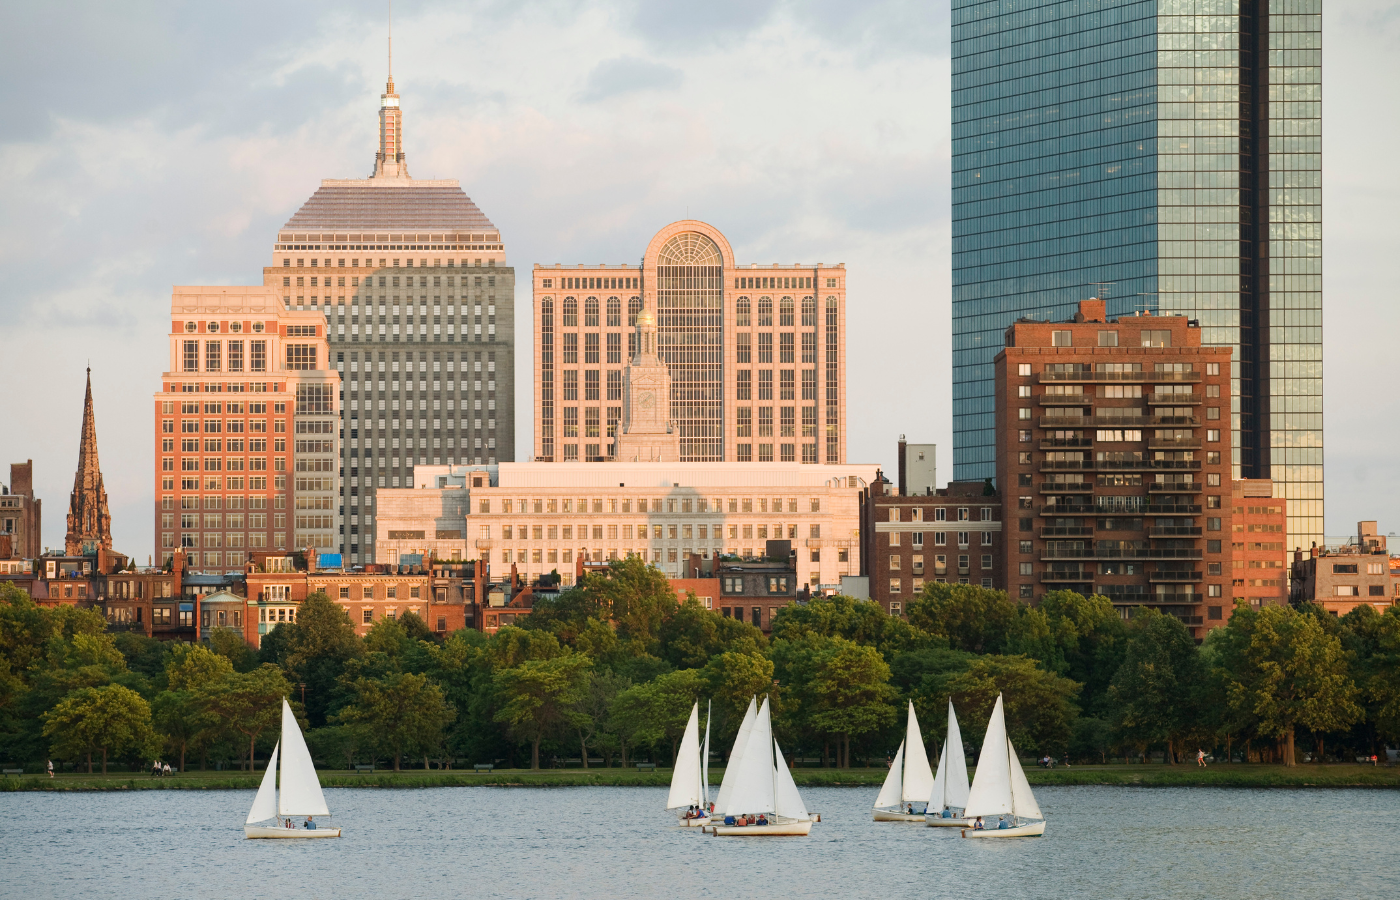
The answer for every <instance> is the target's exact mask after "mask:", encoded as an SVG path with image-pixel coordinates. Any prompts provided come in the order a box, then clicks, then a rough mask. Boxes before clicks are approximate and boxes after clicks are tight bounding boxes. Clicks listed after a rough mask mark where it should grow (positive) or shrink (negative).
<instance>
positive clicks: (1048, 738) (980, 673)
mask: <svg viewBox="0 0 1400 900" xmlns="http://www.w3.org/2000/svg"><path fill="white" fill-rule="evenodd" d="M1079 687H1080V685H1079V684H1078V682H1074V681H1071V680H1069V679H1068V678H1065V677H1064V676H1062V675H1056V674H1055V673H1053V672H1047V671H1045V670H1044V669H1042V668H1040V667H1039V666H1037V665H1036V664H1035V660H1032V659H1027V658H1026V657H1024V656H981V657H978V658H977V659H975V660H973V661H972V664H971V665H969V666H968V667H967V670H966V671H964V672H962V673H961V674H959V675H957V676H956V677H954V678H952V679H951V680H950V681H949V682H948V690H949V696H950V697H951V698H952V700H953V704H954V706H955V707H956V708H957V711H958V719H959V721H960V723H961V726H962V732H963V734H964V735H968V736H971V735H976V734H985V733H986V730H987V723H988V722H989V721H990V720H991V717H992V707H993V706H994V705H995V704H996V699H997V694H1001V695H1002V705H1003V708H1004V711H1005V715H1006V731H1007V734H1008V735H1009V736H1010V738H1011V742H1012V744H1014V745H1016V746H1017V747H1019V748H1020V749H1021V750H1030V749H1032V748H1035V749H1036V750H1038V751H1040V752H1042V753H1049V754H1051V755H1053V756H1059V755H1060V754H1061V753H1063V752H1064V751H1065V750H1066V749H1067V748H1068V746H1069V740H1070V737H1071V736H1072V735H1073V732H1074V721H1075V718H1076V716H1077V715H1078V712H1079V710H1078V708H1077V707H1076V706H1075V704H1074V699H1075V697H1076V696H1077V694H1078V693H1079ZM946 704H947V698H943V705H944V708H946Z"/></svg>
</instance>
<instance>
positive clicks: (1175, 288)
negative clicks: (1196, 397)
mask: <svg viewBox="0 0 1400 900" xmlns="http://www.w3.org/2000/svg"><path fill="white" fill-rule="evenodd" d="M1320 4H1321V0H1065V2H1053V0H989V2H972V0H954V4H953V103H952V108H953V386H954V398H953V430H954V460H953V463H954V477H955V478H958V479H960V480H961V479H981V478H985V477H989V476H991V475H993V473H994V468H995V453H996V448H995V427H994V424H993V409H994V402H995V398H994V396H993V393H994V391H993V388H994V384H993V374H992V360H993V359H994V358H995V356H996V354H997V353H998V352H999V351H1000V350H1001V347H1002V336H1003V333H1004V331H1005V329H1006V327H1007V326H1008V325H1010V324H1011V323H1012V322H1013V321H1015V320H1016V319H1017V318H1021V317H1029V318H1036V319H1055V320H1064V319H1067V318H1069V317H1070V316H1071V315H1072V314H1073V312H1074V310H1075V306H1076V303H1077V302H1078V301H1079V300H1082V299H1086V298H1088V297H1093V296H1099V297H1103V298H1104V299H1106V300H1107V303H1108V313H1109V315H1110V316H1113V315H1121V314H1124V313H1129V312H1132V311H1134V310H1143V309H1146V310H1151V311H1153V312H1162V313H1168V314H1171V313H1176V314H1184V315H1188V316H1190V317H1191V318H1194V319H1198V320H1199V321H1200V324H1201V327H1202V337H1203V338H1204V340H1205V341H1206V342H1207V343H1212V344H1216V345H1222V346H1229V347H1231V348H1233V350H1234V360H1235V362H1234V370H1233V372H1232V385H1233V388H1234V394H1235V396H1234V399H1233V403H1232V423H1231V424H1232V430H1233V432H1234V445H1233V446H1234V453H1235V456H1234V459H1233V462H1234V469H1235V474H1236V476H1237V477H1249V478H1268V477H1273V478H1274V479H1275V482H1276V492H1277V493H1279V494H1280V495H1282V496H1286V497H1288V498H1289V500H1290V502H1289V516H1290V529H1289V530H1290V535H1289V541H1290V546H1293V545H1297V546H1303V547H1306V546H1307V545H1308V544H1307V541H1308V540H1312V539H1317V540H1321V534H1322V423H1321V399H1322V381H1321V377H1322V373H1321V362H1322V361H1321V347H1322V337H1321V262H1322V259H1321V240H1320V238H1321V234H1320V230H1321V199H1320V194H1321V146H1320V142H1321V128H1320V126H1321V98H1320V90H1321V15H1320V13H1321V8H1320ZM1313 535H1316V538H1313Z"/></svg>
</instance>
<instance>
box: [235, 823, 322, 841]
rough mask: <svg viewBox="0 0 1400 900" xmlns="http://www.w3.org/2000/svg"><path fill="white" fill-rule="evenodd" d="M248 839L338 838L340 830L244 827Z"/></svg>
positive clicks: (270, 826) (265, 826)
mask: <svg viewBox="0 0 1400 900" xmlns="http://www.w3.org/2000/svg"><path fill="white" fill-rule="evenodd" d="M243 836H244V837H246V838H274V839H278V838H280V839H282V840H300V839H305V838H338V837H340V829H339V828H281V827H278V826H276V825H244V826H243Z"/></svg>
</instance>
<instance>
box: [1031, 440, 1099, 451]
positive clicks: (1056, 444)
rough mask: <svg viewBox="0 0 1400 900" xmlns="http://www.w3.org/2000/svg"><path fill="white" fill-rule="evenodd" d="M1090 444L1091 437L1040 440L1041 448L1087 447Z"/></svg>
mask: <svg viewBox="0 0 1400 900" xmlns="http://www.w3.org/2000/svg"><path fill="white" fill-rule="evenodd" d="M1092 446H1094V442H1093V440H1092V439H1091V438H1046V439H1044V440H1042V441H1041V442H1040V449H1041V450H1073V449H1075V448H1084V449H1088V448H1090V447H1092Z"/></svg>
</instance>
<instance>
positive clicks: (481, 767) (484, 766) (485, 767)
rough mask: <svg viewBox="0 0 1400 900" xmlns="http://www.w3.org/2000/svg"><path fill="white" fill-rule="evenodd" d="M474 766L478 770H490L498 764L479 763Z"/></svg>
mask: <svg viewBox="0 0 1400 900" xmlns="http://www.w3.org/2000/svg"><path fill="white" fill-rule="evenodd" d="M472 768H473V769H475V770H476V771H478V772H490V771H491V770H492V769H494V768H496V765H495V763H477V764H476V765H474V766H472Z"/></svg>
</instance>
